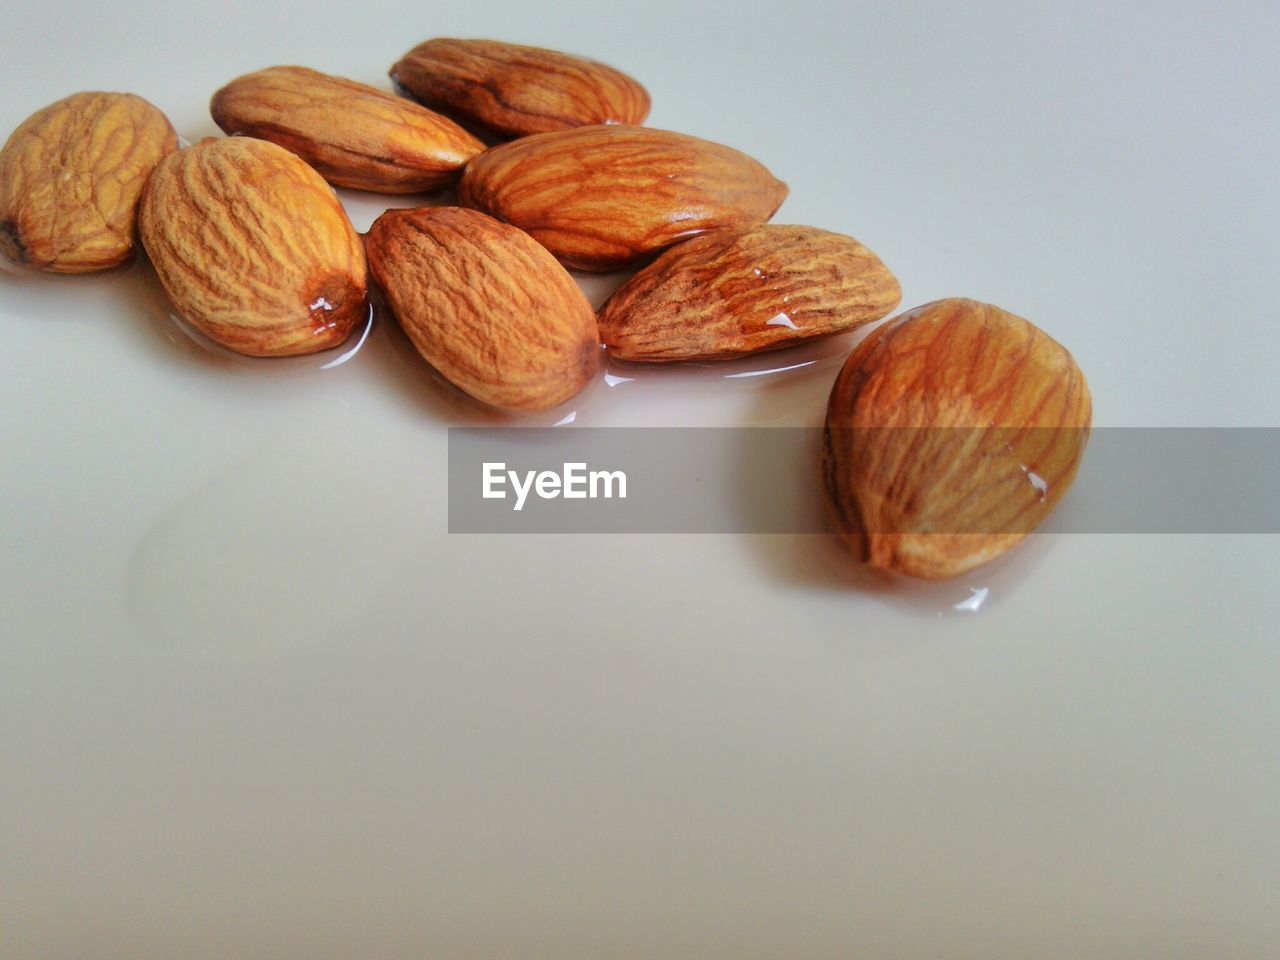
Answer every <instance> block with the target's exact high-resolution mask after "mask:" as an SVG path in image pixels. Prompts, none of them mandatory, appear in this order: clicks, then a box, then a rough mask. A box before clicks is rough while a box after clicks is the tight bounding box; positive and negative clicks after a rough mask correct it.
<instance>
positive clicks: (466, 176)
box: [0, 39, 1091, 577]
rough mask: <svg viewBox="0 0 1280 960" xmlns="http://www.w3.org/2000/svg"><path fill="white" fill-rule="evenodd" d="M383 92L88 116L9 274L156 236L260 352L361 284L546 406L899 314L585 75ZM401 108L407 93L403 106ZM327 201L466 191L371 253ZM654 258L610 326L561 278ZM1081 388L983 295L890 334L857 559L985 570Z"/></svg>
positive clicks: (1045, 487)
mask: <svg viewBox="0 0 1280 960" xmlns="http://www.w3.org/2000/svg"><path fill="white" fill-rule="evenodd" d="M391 77H392V78H393V80H394V81H395V83H396V84H397V86H398V87H400V88H401V90H402V91H404V92H405V93H407V95H408V96H396V95H393V94H391V93H387V92H384V91H381V90H378V89H376V88H373V87H369V86H366V85H364V84H361V83H357V82H354V81H351V80H346V79H343V78H341V77H333V76H329V75H326V74H323V73H319V72H317V71H315V70H310V69H307V68H304V67H292V66H286V67H271V68H269V69H266V70H260V71H258V72H256V73H251V74H248V75H246V76H242V77H239V78H237V79H235V80H232V81H231V82H230V83H229V84H227V85H226V86H225V87H223V88H222V89H221V90H219V91H217V93H215V94H214V96H213V99H212V102H211V105H210V110H211V113H212V115H213V119H214V121H215V122H216V123H217V124H218V126H219V127H221V128H222V129H223V130H224V131H225V132H226V133H228V134H232V135H233V136H230V137H227V138H221V139H219V138H208V139H205V140H202V141H201V142H199V143H196V144H194V145H192V146H189V147H186V148H185V149H179V145H178V139H177V137H176V136H175V134H174V130H173V127H172V125H171V124H170V123H169V121H168V120H167V119H166V118H165V116H164V115H163V114H162V113H161V112H160V111H159V110H157V109H156V108H155V107H154V106H152V105H151V104H149V103H147V102H146V101H145V100H143V99H141V98H140V97H137V96H134V95H132V94H119V93H78V94H74V95H72V96H70V97H67V98H66V99H64V100H60V101H58V102H57V103H54V104H52V105H50V106H48V107H45V108H44V109H43V110H40V111H39V112H37V113H35V114H34V115H32V116H31V117H30V118H29V119H27V120H26V121H25V122H24V123H23V124H22V125H21V126H20V127H18V129H17V130H16V131H14V133H13V134H12V136H10V138H9V140H8V142H7V143H6V144H5V146H4V148H3V150H2V151H0V252H3V253H4V254H5V255H6V256H7V257H8V258H9V259H10V260H12V261H14V262H16V263H18V264H22V265H24V266H27V267H30V268H33V269H37V270H47V271H53V272H60V273H83V272H88V271H94V270H104V269H108V268H110V267H114V266H117V265H119V264H122V263H125V262H127V261H128V260H130V259H131V258H132V256H133V254H134V251H135V237H139V238H140V239H141V242H142V245H143V246H144V248H145V249H146V252H147V254H148V256H149V257H150V259H151V262H152V263H153V264H154V266H155V269H156V272H157V274H158V275H159V278H160V281H161V283H162V284H163V285H164V288H165V290H166V291H167V292H168V295H169V297H170V299H172V301H173V303H174V305H175V306H176V308H177V310H178V312H179V313H180V314H181V315H182V316H183V317H185V318H186V319H187V320H188V321H190V322H191V323H192V324H193V325H194V326H196V327H197V328H198V329H199V330H200V331H201V332H202V333H204V334H205V335H206V336H208V337H209V338H210V339H211V340H213V341H215V342H217V343H219V344H221V345H223V346H225V347H227V348H229V349H231V350H235V351H237V352H239V353H243V354H247V355H250V356H259V357H278V356H291V355H298V354H305V353H312V352H315V351H319V350H325V349H329V348H331V347H334V346H337V345H338V344H340V343H342V342H343V341H344V340H346V339H347V337H348V336H349V335H350V334H351V332H352V330H353V329H355V327H356V325H357V324H359V323H360V322H361V321H362V320H364V318H365V317H367V315H368V310H369V298H370V294H371V290H370V286H369V282H368V279H369V276H370V274H371V275H372V278H373V282H374V284H375V285H376V288H377V290H378V291H379V292H380V294H381V296H382V299H383V300H384V301H385V303H386V306H387V307H388V308H389V310H390V312H391V313H392V314H393V315H394V316H395V318H396V320H397V321H398V322H399V324H400V326H401V327H402V328H403V329H404V331H405V333H406V334H407V335H408V337H409V339H410V340H411V341H412V342H413V344H414V346H415V347H416V348H417V349H418V351H419V352H420V353H421V354H422V356H423V357H424V358H425V359H426V361H427V362H429V363H430V364H431V365H432V366H433V367H434V368H435V369H436V370H438V371H439V372H440V373H441V374H442V375H444V376H445V377H447V378H448V379H449V380H450V381H451V382H452V383H454V384H455V385H457V386H458V387H460V388H461V389H462V390H464V391H466V392H467V393H469V394H471V395H472V396H473V397H475V398H477V399H478V400H480V401H482V402H484V403H487V404H491V405H493V406H496V407H501V408H504V409H510V410H545V409H547V408H549V407H553V406H555V405H556V404H559V403H562V402H564V401H565V400H567V399H568V398H570V397H572V396H573V395H574V394H576V393H577V392H578V391H580V390H581V389H582V388H583V387H584V386H586V385H587V384H588V383H589V382H590V381H591V380H592V378H593V377H594V376H595V375H596V373H597V371H598V369H599V366H600V362H601V349H600V348H601V344H603V346H604V348H605V349H606V350H608V351H609V352H610V354H611V355H612V356H614V357H616V358H618V359H620V360H625V361H634V362H649V363H668V362H676V361H688V360H714V359H727V358H733V357H741V356H744V355H747V354H752V353H757V352H760V351H765V350H775V349H779V348H783V347H788V346H792V345H794V344H797V343H800V342H803V341H806V340H809V339H812V338H815V337H825V336H830V335H832V334H837V333H842V332H846V331H849V330H853V329H855V328H858V327H861V326H864V325H866V324H870V323H872V322H874V321H877V320H880V319H882V318H884V317H886V316H888V315H889V313H891V312H892V311H893V309H894V308H895V307H896V306H897V304H898V301H899V299H900V297H901V289H900V287H899V285H898V281H897V280H896V279H895V277H894V276H893V274H892V273H890V271H889V270H888V268H887V267H886V266H885V265H884V264H883V263H882V262H881V261H880V259H879V258H878V257H876V255H875V254H874V253H872V252H871V251H870V250H868V249H867V248H866V247H864V246H863V245H862V244H860V243H859V242H858V241H856V240H854V239H852V238H851V237H847V236H844V235H842V234H838V233H832V232H829V231H826V230H821V229H818V228H816V227H807V226H778V225H770V224H769V223H768V221H769V219H770V218H771V217H772V216H773V214H774V212H775V211H776V210H777V209H778V207H779V206H780V205H781V203H782V201H783V200H784V199H785V198H786V195H787V187H786V185H785V184H784V183H782V182H781V181H780V180H778V179H777V178H776V177H774V176H773V174H771V173H770V172H769V171H768V170H767V169H766V168H765V167H764V166H762V165H761V164H760V163H758V162H757V161H755V160H754V159H752V158H751V157H748V156H746V155H745V154H743V153H740V152H738V151H737V150H734V149H732V148H730V147H727V146H723V145H721V144H718V143H712V142H710V141H707V140H702V139H699V138H697V137H692V136H688V135H686V134H682V133H673V132H669V131H665V130H656V129H652V128H649V127H645V126H642V124H643V122H644V120H645V118H646V116H647V115H648V112H649V95H648V93H647V92H646V91H645V89H644V87H643V86H641V85H640V84H639V83H637V82H636V81H635V80H634V79H632V78H631V77H629V76H627V75H626V74H624V73H622V72H620V71H618V70H615V69H613V68H612V67H609V66H606V65H604V64H601V63H597V62H595V61H592V60H586V59H583V58H580V57H574V56H569V55H566V54H562V53H557V52H554V51H550V50H542V49H538V48H534V47H526V46H517V45H514V44H509V43H500V42H496V41H489V40H454V39H435V40H429V41H427V42H426V43H422V44H419V45H418V46H416V47H414V48H413V49H412V50H410V51H409V52H408V53H406V54H405V55H404V57H403V58H401V59H400V61H399V62H397V63H396V64H395V65H394V66H393V67H392V68H391ZM410 97H411V98H412V99H410ZM330 184H333V185H337V186H343V187H352V188H355V189H359V190H368V191H375V192H381V193H389V194H405V193H422V192H427V191H433V190H438V189H446V188H451V189H456V192H457V199H458V203H459V206H452V207H448V206H446V207H440V206H426V207H418V208H412V209H394V210H388V211H387V212H386V213H384V214H383V215H382V216H380V217H379V218H378V219H377V220H376V221H375V222H374V224H373V226H372V227H371V228H370V230H369V232H368V233H367V234H366V235H364V237H363V238H362V237H361V235H360V234H358V233H357V232H356V230H355V229H354V228H353V227H352V225H351V222H350V221H349V220H348V219H347V215H346V212H345V211H344V209H343V207H342V205H341V203H340V202H339V201H338V198H337V196H336V195H335V193H334V191H333V189H332V187H331V186H330ZM638 264H639V265H641V266H640V268H639V270H638V272H636V273H635V274H634V275H633V276H632V277H631V278H630V279H629V280H627V282H626V283H624V284H623V285H622V286H621V287H620V288H619V289H618V290H617V292H616V293H615V294H614V296H613V297H612V298H611V299H610V300H609V301H608V302H607V303H606V304H605V305H604V306H603V307H602V308H601V309H600V311H599V313H598V314H597V313H596V312H594V311H593V310H592V308H591V306H590V305H589V304H588V302H587V300H586V298H585V297H584V295H583V293H582V291H581V289H580V288H579V286H578V285H577V283H576V282H575V281H574V279H573V278H572V276H571V275H570V274H569V272H568V270H567V269H566V267H573V268H576V269H579V270H588V271H612V270H618V269H621V268H625V267H628V266H632V265H638ZM1090 416H1091V413H1090V401H1089V391H1088V387H1087V386H1086V384H1085V381H1084V377H1083V376H1082V375H1081V373H1080V370H1079V368H1078V367H1077V366H1076V365H1075V362H1074V361H1073V360H1072V358H1071V355H1070V354H1069V353H1068V352H1067V351H1066V350H1065V349H1064V348H1063V347H1062V346H1061V345H1059V344H1058V343H1057V342H1055V341H1054V340H1052V339H1051V338H1049V337H1048V336H1047V335H1046V334H1044V333H1043V332H1042V331H1040V330H1039V329H1037V328H1036V327H1035V326H1033V325H1032V324H1031V323H1029V322H1027V321H1026V320H1023V319H1021V318H1019V317H1016V316H1014V315H1012V314H1010V313H1007V312H1005V311H1003V310H1001V309H999V308H997V307H994V306H990V305H987V304H981V303H976V302H973V301H969V300H960V299H954V300H944V301H939V302H937V303H933V304H928V305H926V306H924V307H920V308H918V309H916V310H913V311H910V312H908V313H906V314H903V315H900V316H899V317H898V318H896V319H894V320H893V321H891V322H889V323H887V324H884V325H882V326H881V327H880V328H879V329H877V330H876V331H875V332H874V333H872V335H871V336H870V337H868V338H867V339H865V340H864V341H863V342H862V343H861V345H860V346H859V347H858V348H857V349H856V350H855V351H854V353H853V354H852V356H850V357H849V359H848V361H847V362H846V363H845V365H844V368H843V369H842V370H841V372H840V375H839V377H838V379H837V380H836V384H835V387H834V389H833V391H832V393H831V398H830V402H829V405H828V409H827V420H826V429H825V432H824V440H825V443H824V455H823V479H824V483H825V489H826V493H827V499H828V501H829V505H830V508H831V509H830V514H831V516H832V518H833V521H834V524H835V526H836V528H837V530H838V532H839V533H840V534H841V536H843V537H844V539H845V540H846V541H847V542H848V543H849V545H850V547H851V548H852V550H853V551H854V552H855V553H856V554H857V555H858V556H859V557H860V559H862V560H863V561H865V562H867V563H870V564H872V565H874V566H877V567H881V568H884V569H888V570H894V571H899V572H903V573H907V574H911V575H915V576H921V577H945V576H951V575H954V574H957V573H960V572H963V571H965V570H968V569H971V568H972V567H974V566H976V565H978V564H980V563H983V562H985V561H987V560H990V559H991V558H992V557H994V556H995V555H997V554H998V553H1000V552H1002V551H1003V550H1005V549H1006V548H1007V547H1009V546H1010V545H1012V544H1013V543H1014V542H1016V541H1017V540H1018V539H1020V538H1021V537H1022V536H1023V535H1024V534H1025V533H1026V532H1027V531H1029V530H1031V529H1032V528H1034V526H1035V525H1036V524H1037V523H1038V522H1039V521H1040V520H1042V519H1043V518H1044V517H1045V516H1046V515H1047V513H1048V512H1049V510H1051V509H1052V507H1053V505H1054V504H1055V503H1056V502H1057V500H1058V499H1059V498H1060V497H1061V495H1062V494H1063V493H1064V492H1065V491H1066V489H1067V487H1068V486H1069V485H1070V483H1071V480H1072V478H1073V477H1074V475H1075V471H1076V468H1077V466H1078V464H1079V460H1080V457H1081V455H1082V453H1083V449H1084V445H1085V443H1086V441H1087V438H1088V431H1089V425H1090Z"/></svg>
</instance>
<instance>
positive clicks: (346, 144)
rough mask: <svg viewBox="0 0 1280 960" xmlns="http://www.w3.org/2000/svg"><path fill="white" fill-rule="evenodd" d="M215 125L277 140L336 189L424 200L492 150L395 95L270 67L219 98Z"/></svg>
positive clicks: (309, 72) (297, 70) (221, 92)
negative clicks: (418, 196) (419, 195)
mask: <svg viewBox="0 0 1280 960" xmlns="http://www.w3.org/2000/svg"><path fill="white" fill-rule="evenodd" d="M209 111H210V113H212V114H213V119H214V122H215V123H217V125H218V126H219V127H221V128H222V129H223V130H225V131H226V132H227V133H231V134H245V135H247V136H250V137H257V138H259V139H261V140H270V141H271V142H272V143H277V144H279V145H280V146H282V147H284V148H285V149H287V150H290V151H292V152H293V153H296V154H297V155H298V156H300V157H301V158H302V159H303V160H305V161H307V163H309V164H311V166H313V167H315V168H316V170H318V171H320V174H321V176H323V177H324V178H325V179H326V180H328V181H329V182H330V183H332V184H336V185H337V186H340V187H353V188H355V189H357V190H372V191H375V192H378V193H418V192H422V191H426V190H434V189H436V188H438V187H443V186H447V185H449V184H451V183H453V182H454V181H456V180H457V178H458V175H459V174H460V173H461V172H462V168H463V166H465V165H466V163H467V161H468V160H470V159H471V158H472V157H474V156H475V155H476V154H478V153H480V151H482V150H483V149H484V144H483V143H481V142H480V141H479V140H477V139H476V138H475V137H473V136H472V135H471V134H469V133H467V131H465V130H463V129H462V128H461V127H459V126H458V125H457V124H456V123H454V122H453V121H452V120H450V119H449V118H448V117H442V116H440V114H438V113H434V112H432V111H431V110H428V109H427V108H426V107H423V106H420V105H419V104H416V103H413V102H411V101H409V100H405V99H404V98H403V97H396V96H393V95H392V94H390V93H385V92H384V91H382V90H378V89H375V88H374V87H370V86H367V85H365V84H363V83H356V82H355V81H354V80H346V79H344V78H342V77H333V76H329V75H328V74H325V73H320V72H318V71H316V70H310V69H307V68H306V67H269V68H268V69H266V70H259V71H258V72H256V73H249V74H245V75H244V76H243V77H238V78H236V79H235V80H232V81H231V82H230V83H229V84H227V85H226V86H225V87H223V88H222V89H221V90H219V91H218V92H217V93H215V94H214V95H213V100H212V102H211V103H210V105H209Z"/></svg>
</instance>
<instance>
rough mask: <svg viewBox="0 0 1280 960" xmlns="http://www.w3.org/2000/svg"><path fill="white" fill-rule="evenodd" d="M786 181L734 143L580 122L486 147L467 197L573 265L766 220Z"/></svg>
mask: <svg viewBox="0 0 1280 960" xmlns="http://www.w3.org/2000/svg"><path fill="white" fill-rule="evenodd" d="M786 195H787V185H786V184H785V183H782V182H781V181H780V180H778V179H777V178H776V177H774V176H773V174H771V173H770V172H769V171H768V170H767V169H765V167H764V166H762V165H761V164H760V163H758V162H757V161H755V160H753V159H752V158H751V157H748V156H747V155H746V154H744V153H740V152H739V151H737V150H734V149H733V148H731V147H726V146H723V145H722V144H718V143H712V142H711V141H709V140H700V139H698V138H697V137H690V136H687V135H686V134H682V133H671V132H670V131H667V130H654V129H651V128H649V127H634V126H596V127H578V128H576V129H573V130H562V131H559V132H556V133H541V134H537V135H535V136H531V137H524V138H523V139H520V140H515V141H512V142H511V143H505V144H503V145H501V146H498V147H494V148H492V149H490V150H486V151H485V152H484V153H482V154H481V155H480V156H478V157H476V158H475V160H473V161H472V162H471V163H470V164H468V166H467V169H466V172H465V173H464V174H463V176H462V182H461V184H460V186H459V188H458V196H459V199H460V201H461V202H462V203H463V204H464V205H466V206H470V207H475V208H477V209H479V210H483V211H484V212H485V213H488V214H490V215H492V216H495V217H497V218H498V219H500V220H505V221H507V222H508V223H511V224H514V225H516V226H517V227H520V228H521V229H522V230H525V231H527V232H528V233H529V234H530V235H532V236H533V237H534V238H535V239H537V241H538V242H539V243H541V244H542V245H543V246H545V247H546V248H547V249H548V250H550V251H551V252H552V253H554V254H555V255H556V257H558V258H559V259H560V260H561V261H562V262H564V263H566V264H568V265H569V266H573V267H579V268H581V269H583V270H613V269H616V268H618V267H621V266H624V265H626V264H628V263H631V262H633V261H635V260H639V259H641V258H642V257H645V256H647V255H648V254H651V253H655V252H657V251H659V250H662V249H665V248H666V247H669V246H671V245H672V244H674V243H677V242H678V241H680V240H684V239H687V238H688V237H691V236H694V235H696V234H699V233H702V232H704V231H706V230H714V229H722V228H723V229H736V228H743V227H751V226H755V225H756V224H759V223H763V222H764V221H766V220H768V219H769V218H770V217H771V216H773V214H774V211H776V210H777V209H778V206H779V205H780V204H781V203H782V201H783V200H784V199H785V198H786Z"/></svg>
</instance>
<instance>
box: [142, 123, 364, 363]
mask: <svg viewBox="0 0 1280 960" xmlns="http://www.w3.org/2000/svg"><path fill="white" fill-rule="evenodd" d="M138 226H139V231H140V232H141V234H142V242H143V245H144V246H145V247H146V249H147V254H148V255H149V256H150V257H151V262H152V263H153V264H154V265H155V268H156V273H157V274H159V276H160V281H161V282H162V283H163V284H164V288H165V290H166V291H167V292H168V294H169V297H170V299H171V300H173V303H174V305H175V306H176V307H177V309H178V312H179V313H180V314H181V315H182V316H183V317H185V318H186V319H187V320H188V321H190V322H191V323H192V324H194V325H195V326H196V327H197V328H198V329H199V330H200V331H201V332H202V333H204V334H205V335H206V336H207V337H209V338H210V339H211V340H213V341H215V342H217V343H220V344H222V345H223V346H225V347H228V348H230V349H231V350H235V351H237V352H239V353H244V354H249V355H251V356H260V357H271V356H288V355H292V354H302V353H314V352H315V351H317V350H324V349H327V348H329V347H334V346H337V345H338V344H340V343H342V342H343V341H344V340H346V339H347V337H348V336H349V335H350V333H351V331H352V328H353V327H354V326H355V325H356V324H357V323H358V322H360V321H362V320H364V319H365V318H366V316H367V314H368V302H367V295H366V294H367V289H366V287H367V285H366V268H365V257H364V249H363V247H362V246H361V243H360V236H359V234H357V233H356V231H355V229H354V228H353V227H352V226H351V222H350V221H349V220H348V219H347V215H346V212H345V211H344V210H343V209H342V205H341V204H340V203H339V202H338V198H337V196H335V195H334V192H333V188H332V187H330V186H329V185H328V184H327V183H325V182H324V180H323V179H321V177H320V175H319V174H318V173H316V172H315V171H314V170H313V169H311V167H309V166H307V164H305V163H304V162H303V161H302V160H300V159H298V158H297V157H296V156H294V155H293V154H292V153H290V152H289V151H287V150H285V149H284V148H283V147H278V146H276V145H275V144H274V143H267V142H266V141H265V140H254V139H250V138H249V137H231V138H227V139H220V140H215V139H212V138H210V139H206V140H202V141H200V142H199V143H197V144H195V145H194V146H191V147H188V148H187V149H186V150H182V151H180V152H179V153H175V154H173V155H172V156H170V157H169V158H167V159H166V160H165V161H164V162H163V163H162V164H160V166H159V167H157V168H156V171H155V173H154V174H153V175H152V177H151V181H150V183H149V184H148V185H147V190H146V192H145V193H144V194H143V199H142V208H141V212H140V214H139V221H138Z"/></svg>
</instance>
